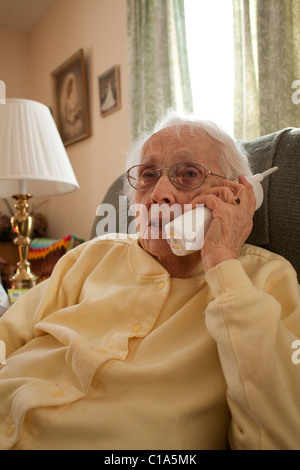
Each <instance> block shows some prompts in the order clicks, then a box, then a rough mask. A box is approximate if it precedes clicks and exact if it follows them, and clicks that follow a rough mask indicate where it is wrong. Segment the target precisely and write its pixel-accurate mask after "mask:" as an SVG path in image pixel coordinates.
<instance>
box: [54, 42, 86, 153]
mask: <svg viewBox="0 0 300 470" xmlns="http://www.w3.org/2000/svg"><path fill="white" fill-rule="evenodd" d="M52 76H53V77H54V93H55V109H56V120H57V127H58V130H59V132H60V135H61V138H62V141H63V143H64V145H65V146H67V145H71V144H74V143H75V142H78V141H79V140H82V139H85V138H87V137H89V136H90V135H91V131H90V119H89V104H88V92H87V80H86V71H85V60H84V53H83V49H80V50H79V51H78V52H76V53H75V54H74V55H73V56H72V57H70V58H69V59H68V60H67V61H66V62H64V63H63V64H62V65H61V66H60V67H58V68H57V69H55V70H54V71H53V72H52Z"/></svg>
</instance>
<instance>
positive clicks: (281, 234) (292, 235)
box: [91, 128, 300, 280]
mask: <svg viewBox="0 0 300 470" xmlns="http://www.w3.org/2000/svg"><path fill="white" fill-rule="evenodd" d="M241 144H242V145H243V147H244V148H245V150H246V151H247V153H248V156H249V160H250V164H251V168H252V171H253V173H254V174H255V173H261V172H263V171H265V170H267V169H268V168H271V167H272V166H278V167H279V171H277V172H276V173H274V174H273V175H271V176H270V177H269V178H266V179H265V180H264V181H263V182H262V185H263V188H264V202H263V204H262V206H261V208H260V209H259V210H258V211H257V212H256V213H255V216H254V220H253V230H252V232H251V234H250V236H249V238H248V240H247V243H251V244H252V245H257V246H261V247H264V248H266V249H268V250H270V251H273V252H274V253H278V254H280V255H282V256H283V257H285V258H286V259H287V260H289V261H290V263H291V264H292V265H293V266H294V268H295V270H296V271H297V273H298V278H299V280H300V128H287V129H283V130H281V131H278V132H274V133H272V134H268V135H266V136H263V137H260V138H258V139H256V140H252V141H249V142H241ZM123 185H124V176H123V175H121V176H120V177H119V178H117V180H116V181H115V182H114V183H113V184H112V185H111V187H110V188H109V190H108V191H107V193H106V195H105V197H104V199H103V201H102V204H103V203H109V204H112V205H114V207H115V208H116V214H117V221H116V222H117V224H116V231H117V232H119V231H121V232H124V231H126V230H127V229H128V225H129V224H130V223H131V222H132V217H131V218H130V217H129V218H127V207H124V204H121V206H120V203H119V202H120V199H119V196H120V195H122V190H123ZM104 217H107V215H102V216H96V218H95V221H94V224H93V227H92V231H91V238H93V237H95V236H99V235H102V234H104V233H107V231H106V229H105V230H103V229H101V230H99V225H98V224H99V222H101V220H103V218H104ZM120 221H121V223H120ZM124 221H125V222H124ZM126 221H127V225H126ZM124 224H125V225H124ZM97 226H98V229H97ZM121 226H122V227H121ZM124 227H125V228H124Z"/></svg>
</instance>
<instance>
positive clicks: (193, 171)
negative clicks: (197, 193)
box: [128, 163, 207, 191]
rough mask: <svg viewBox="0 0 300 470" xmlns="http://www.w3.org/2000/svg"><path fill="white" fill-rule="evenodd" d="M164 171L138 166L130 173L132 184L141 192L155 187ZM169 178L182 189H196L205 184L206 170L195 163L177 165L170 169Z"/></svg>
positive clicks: (131, 169)
mask: <svg viewBox="0 0 300 470" xmlns="http://www.w3.org/2000/svg"><path fill="white" fill-rule="evenodd" d="M163 170H164V169H157V168H155V167H152V166H145V165H136V166H134V167H132V168H130V170H129V171H128V178H129V181H130V184H131V185H132V186H133V187H134V188H135V189H138V190H140V191H143V190H147V189H150V188H151V187H153V186H154V185H155V184H156V182H157V181H158V179H159V178H160V176H161V174H162V173H163ZM165 170H169V177H170V179H171V181H172V183H173V184H174V185H175V186H177V187H179V188H182V189H194V188H197V187H199V186H201V184H203V182H204V180H205V177H206V174H207V172H206V170H205V168H203V167H202V166H201V165H197V164H195V163H177V164H175V165H173V166H172V167H171V168H169V169H165Z"/></svg>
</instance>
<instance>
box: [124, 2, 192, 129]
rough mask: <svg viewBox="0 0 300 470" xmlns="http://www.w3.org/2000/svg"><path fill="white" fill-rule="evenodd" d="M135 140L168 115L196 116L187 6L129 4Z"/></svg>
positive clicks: (178, 3) (129, 54) (131, 105)
mask: <svg viewBox="0 0 300 470" xmlns="http://www.w3.org/2000/svg"><path fill="white" fill-rule="evenodd" d="M127 44H128V63H129V95H130V96H129V97H130V118H131V132H132V137H133V138H135V137H137V135H138V134H139V133H140V132H141V131H144V130H145V129H147V128H149V127H151V126H152V125H153V124H154V123H155V122H156V121H157V120H158V119H159V118H160V117H161V115H162V114H163V113H164V112H165V111H166V110H167V109H168V108H171V107H172V108H174V109H176V110H177V111H179V112H181V111H187V112H192V93H191V85H190V77H189V67H188V59H187V50H186V37H185V17H184V0H127Z"/></svg>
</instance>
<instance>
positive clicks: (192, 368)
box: [0, 116, 300, 450]
mask: <svg viewBox="0 0 300 470" xmlns="http://www.w3.org/2000/svg"><path fill="white" fill-rule="evenodd" d="M132 154H133V157H134V161H131V163H130V164H129V166H130V169H129V170H128V171H127V173H126V176H127V178H128V180H129V182H130V183H131V185H132V186H133V187H134V188H135V189H132V191H135V200H136V202H137V203H139V204H142V205H143V207H145V208H146V213H147V214H148V218H147V219H148V222H147V224H146V226H143V223H144V222H143V220H142V221H140V222H139V225H140V226H139V227H138V228H139V233H140V234H142V236H139V237H138V238H132V237H126V238H125V236H122V237H119V239H117V237H113V236H111V237H103V238H102V237H100V238H97V239H94V240H92V241H90V242H87V243H85V244H83V245H81V246H79V247H77V248H76V249H74V250H72V251H70V252H69V253H67V254H66V255H65V256H64V257H63V258H61V260H60V261H59V262H58V264H57V265H56V267H55V270H54V272H53V274H52V277H51V279H50V280H48V281H45V282H43V283H41V284H39V285H38V286H36V287H34V288H33V289H32V290H31V291H29V292H28V293H27V294H25V295H24V296H23V297H22V298H21V299H20V300H19V301H18V302H17V303H16V304H14V306H13V307H11V308H10V309H9V310H8V312H7V313H6V314H5V315H4V316H3V317H2V319H1V320H0V339H1V340H2V341H4V342H5V344H6V348H7V360H6V364H5V365H4V367H3V368H2V370H1V371H0V379H1V380H0V401H1V409H0V447H1V448H4V449H110V450H114V449H144V450H146V449H152V450H153V449H155V450H160V449H173V450H176V449H181V450H188V449H194V450H195V449H228V448H231V449H300V419H299V418H300V416H299V410H300V395H299V389H300V365H299V366H297V365H295V364H294V363H293V361H292V353H293V349H292V343H293V341H295V340H296V339H297V338H299V337H300V300H299V289H298V284H297V278H296V274H295V272H294V270H293V268H292V267H291V265H290V264H289V263H288V262H287V261H286V260H284V259H282V258H281V257H279V256H277V255H275V254H272V253H269V252H267V251H265V250H263V249H261V248H257V247H254V246H249V245H245V244H244V243H245V240H246V239H247V237H248V235H249V233H250V231H251V227H252V217H253V213H254V208H255V198H254V195H253V189H252V186H251V185H250V184H249V183H248V182H247V180H246V179H245V178H244V176H241V175H247V174H250V170H249V167H248V163H247V160H246V158H245V156H244V155H243V153H242V152H241V150H240V149H239V148H238V146H237V144H236V143H235V142H234V141H233V140H232V139H231V138H230V137H228V136H227V135H226V134H224V132H223V131H221V130H220V129H218V128H217V127H216V126H213V125H212V124H209V123H203V122H197V121H194V120H192V119H191V118H190V117H185V118H179V117H174V116H168V118H167V119H166V120H164V121H163V122H162V123H161V124H160V126H158V127H157V128H156V129H155V131H154V133H153V134H150V135H148V136H146V137H145V138H143V140H142V141H141V142H139V144H138V145H137V146H135V147H134V148H133V152H132ZM136 165H138V166H136ZM132 167H133V168H132ZM163 204H164V205H167V206H172V205H174V204H177V205H179V206H180V207H182V208H183V207H184V206H185V204H190V205H191V207H195V206H196V205H197V204H205V205H206V206H207V207H208V208H209V209H210V210H211V211H212V216H213V219H212V222H211V225H210V227H209V229H208V231H207V233H206V236H205V240H204V244H203V247H202V249H201V251H198V252H194V253H191V254H188V255H186V256H182V257H179V256H176V255H175V254H173V253H172V251H171V249H170V246H169V244H168V241H167V240H166V237H165V236H163V235H164V224H165V220H164V217H163V216H161V217H159V218H156V219H154V220H153V218H152V219H151V207H153V205H154V206H161V205H163ZM153 234H155V236H153Z"/></svg>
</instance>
